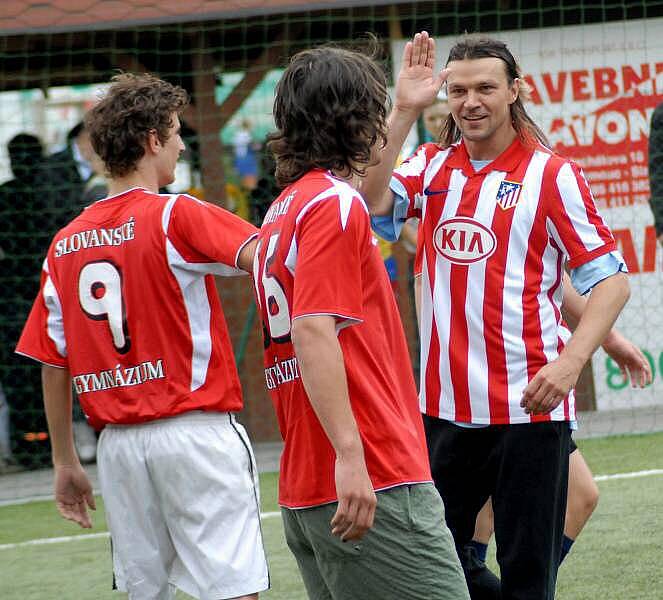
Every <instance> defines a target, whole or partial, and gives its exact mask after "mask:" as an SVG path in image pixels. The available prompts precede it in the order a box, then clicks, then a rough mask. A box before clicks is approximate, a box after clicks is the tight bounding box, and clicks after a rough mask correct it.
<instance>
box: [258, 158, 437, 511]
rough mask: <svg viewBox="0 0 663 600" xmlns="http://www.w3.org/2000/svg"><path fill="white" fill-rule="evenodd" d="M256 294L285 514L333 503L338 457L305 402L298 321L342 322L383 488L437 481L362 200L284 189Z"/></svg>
mask: <svg viewBox="0 0 663 600" xmlns="http://www.w3.org/2000/svg"><path fill="white" fill-rule="evenodd" d="M254 283H255V288H256V299H257V303H258V307H259V312H260V314H261V316H262V321H263V329H264V332H265V379H266V382H267V388H268V389H269V393H270V395H271V398H272V401H273V403H274V406H275V409H276V414H277V417H278V421H279V427H280V429H281V434H282V435H283V439H284V440H285V447H284V450H283V456H282V458H281V470H280V480H279V502H280V504H282V505H283V506H288V507H291V508H301V507H305V506H314V505H319V504H324V503H326V502H332V501H333V500H335V499H336V485H335V480H334V462H335V454H334V448H333V447H332V445H331V443H330V442H329V439H328V438H327V435H326V434H325V432H324V430H323V428H322V425H321V424H320V421H319V420H318V418H317V416H316V414H315V412H314V411H313V408H312V406H311V403H310V401H309V399H308V396H307V394H306V390H305V389H304V385H303V383H302V380H301V377H300V373H299V367H298V361H297V357H296V355H295V349H294V346H293V344H292V341H291V338H290V330H291V323H292V320H293V319H296V318H299V317H305V316H307V315H309V316H310V315H332V316H334V317H335V318H336V328H337V332H338V341H339V344H340V346H341V350H342V352H343V359H344V363H345V371H346V376H347V384H348V392H349V396H350V404H351V407H352V412H353V414H354V416H355V420H356V422H357V427H358V429H359V433H360V435H361V439H362V442H363V445H364V456H365V460H366V466H367V468H368V473H369V475H370V477H371V481H372V483H373V486H374V487H375V489H384V488H388V487H392V486H396V485H401V484H405V483H417V482H422V481H430V480H431V475H430V468H429V466H428V454H427V451H426V441H425V437H424V431H423V424H422V420H421V414H420V412H419V406H418V404H417V392H416V388H415V384H414V377H413V375H412V371H411V368H410V357H409V353H408V349H407V343H406V341H405V335H404V333H403V326H402V324H401V321H400V317H399V313H398V308H397V306H396V301H395V298H394V294H393V292H392V290H391V286H390V283H389V277H388V275H387V272H386V269H385V267H384V263H383V261H382V258H381V256H380V251H379V249H378V246H377V240H376V239H375V237H374V236H373V235H372V232H371V226H370V220H369V216H368V211H367V209H366V206H365V204H364V202H363V200H362V199H361V197H360V196H359V194H358V193H357V191H356V190H354V189H353V188H352V187H351V186H350V185H348V184H347V183H345V182H344V181H341V180H339V179H337V178H335V177H333V176H332V175H330V174H329V173H327V172H325V171H321V170H313V171H311V172H309V173H308V174H306V175H305V176H304V177H302V178H301V179H299V180H298V181H296V182H295V183H293V184H292V185H290V186H288V187H287V188H286V189H285V190H284V191H283V193H282V194H281V195H280V196H279V197H278V198H277V199H276V200H275V201H274V203H273V204H272V206H271V207H270V209H269V211H268V212H267V214H266V215H265V220H264V222H263V225H262V227H261V228H260V235H259V238H258V248H257V250H256V254H255V261H254ZM319 368H320V369H325V368H326V365H325V364H323V363H321V364H320V365H319Z"/></svg>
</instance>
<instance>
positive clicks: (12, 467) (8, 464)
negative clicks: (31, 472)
mask: <svg viewBox="0 0 663 600" xmlns="http://www.w3.org/2000/svg"><path fill="white" fill-rule="evenodd" d="M24 470H25V469H24V468H23V467H22V466H21V465H19V464H18V462H17V461H16V459H15V458H14V457H13V456H5V457H0V475H11V474H12V473H20V472H21V471H24Z"/></svg>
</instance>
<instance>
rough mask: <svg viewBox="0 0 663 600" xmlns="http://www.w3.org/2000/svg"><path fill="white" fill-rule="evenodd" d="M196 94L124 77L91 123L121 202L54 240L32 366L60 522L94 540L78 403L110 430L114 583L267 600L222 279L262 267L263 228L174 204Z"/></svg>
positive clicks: (103, 460) (107, 497)
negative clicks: (75, 418) (184, 125)
mask: <svg viewBox="0 0 663 600" xmlns="http://www.w3.org/2000/svg"><path fill="white" fill-rule="evenodd" d="M187 103H188V97H187V94H186V92H185V91H184V90H183V89H182V88H180V87H177V86H173V85H171V84H169V83H167V82H165V81H162V80H160V79H158V78H156V77H154V76H152V75H148V74H141V75H131V74H128V73H125V74H122V75H118V76H116V77H114V78H113V80H112V83H111V86H110V88H109V90H108V93H107V95H106V96H105V97H104V98H103V99H102V100H101V101H100V102H99V104H97V105H96V106H95V107H94V108H93V109H92V110H91V111H90V112H89V113H88V115H87V119H86V128H87V129H88V130H89V133H90V137H91V140H92V144H93V146H94V150H95V152H97V154H98V155H99V156H100V158H101V159H102V160H103V162H104V166H105V168H106V171H107V172H108V175H109V190H108V191H109V196H108V197H107V198H105V199H103V200H100V201H98V202H95V203H94V204H92V205H91V206H89V207H88V208H86V209H85V211H83V213H82V214H81V215H80V216H78V217H76V218H75V219H74V220H73V221H72V222H71V223H69V225H67V226H65V227H64V228H63V229H61V230H60V231H59V232H58V233H57V234H56V235H55V238H54V239H53V242H52V243H51V246H50V248H49V250H48V254H47V258H46V260H45V261H44V266H43V270H42V285H41V290H40V293H39V295H38V296H37V299H36V300H35V303H34V305H33V308H32V312H31V313H30V316H29V318H28V321H27V323H26V326H25V329H24V331H23V335H22V336H21V339H20V341H19V344H18V348H17V352H19V353H21V354H24V355H26V356H29V357H31V358H34V359H35V360H37V361H39V362H41V363H42V380H43V389H44V404H45V407H46V417H47V420H48V426H49V431H50V439H51V442H52V451H53V465H54V470H55V501H56V504H57V507H58V510H59V511H60V514H61V515H62V516H63V517H64V518H66V519H70V520H72V521H75V522H76V523H78V524H80V525H81V526H82V527H90V526H91V522H90V516H89V514H88V510H87V509H88V507H90V508H94V497H93V495H92V488H91V486H90V482H89V480H88V478H87V476H86V474H85V472H84V470H83V469H82V467H81V464H80V462H79V457H78V456H77V455H76V451H75V449H74V445H73V440H72V424H71V388H72V382H73V387H74V388H75V389H76V392H77V393H78V396H79V399H80V403H81V406H82V407H83V410H84V411H85V413H86V415H87V418H88V420H89V422H90V424H91V425H93V426H94V427H95V428H96V429H102V432H101V436H100V438H99V448H98V460H97V463H98V467H99V481H100V484H101V492H102V495H103V498H104V505H105V510H106V520H107V522H108V528H109V530H110V534H111V540H112V542H113V543H112V548H113V573H114V584H115V585H116V586H117V588H119V589H120V590H123V591H127V592H128V593H129V597H130V598H132V599H140V600H148V599H149V600H157V599H159V600H161V599H164V598H172V597H173V596H174V588H175V587H179V588H180V589H182V590H184V591H185V592H187V593H188V594H190V595H192V596H194V597H196V598H204V599H211V598H214V599H217V598H240V597H241V598H245V599H247V600H248V599H249V598H250V599H253V600H255V599H256V598H257V597H258V592H259V591H262V590H264V589H266V588H267V587H268V586H269V578H268V574H267V564H266V561H265V553H264V550H263V544H262V534H261V531H260V507H259V506H258V491H257V473H256V466H255V461H254V458H253V454H252V452H251V447H250V444H249V441H248V439H247V437H246V432H245V431H244V429H243V428H242V426H241V425H240V424H239V423H237V421H236V420H235V416H234V414H235V413H236V412H237V411H239V410H240V409H241V408H242V395H241V388H240V384H239V378H238V376H237V370H236V368H235V362H234V359H233V353H232V345H231V343H230V339H229V335H228V331H227V328H226V324H225V320H224V317H223V312H222V309H221V304H220V301H219V297H218V294H217V292H216V288H215V285H214V279H213V277H212V275H213V274H216V275H231V274H234V273H238V272H239V269H241V270H244V271H247V270H249V269H250V267H251V265H252V261H253V255H254V251H255V243H256V242H255V239H254V238H255V236H256V229H255V228H254V227H253V226H252V225H250V224H249V223H246V222H245V221H243V220H241V219H240V218H238V217H236V216H235V215H232V214H231V213H229V212H227V211H225V210H223V209H221V208H219V207H217V206H214V205H212V204H208V203H205V202H200V201H199V200H196V199H195V198H193V197H191V196H186V195H184V194H182V195H176V194H173V195H169V194H159V193H158V190H159V188H160V187H162V186H165V185H168V184H169V183H172V181H173V180H174V177H175V165H176V163H177V159H178V157H179V156H180V154H181V152H182V151H183V150H184V144H183V142H182V139H181V137H180V122H179V114H180V113H181V111H182V110H184V108H185V107H186V105H187Z"/></svg>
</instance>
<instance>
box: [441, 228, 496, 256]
mask: <svg viewBox="0 0 663 600" xmlns="http://www.w3.org/2000/svg"><path fill="white" fill-rule="evenodd" d="M433 243H434V244H435V249H436V250H437V251H438V252H439V253H440V254H441V255H442V256H443V257H444V258H446V259H447V260H448V261H449V262H452V263H454V264H456V265H469V264H470V263H475V262H479V261H482V260H486V259H487V258H488V257H489V256H490V255H491V254H492V253H493V252H495V248H497V238H496V237H495V234H494V233H493V232H492V231H491V230H490V229H488V227H486V226H485V225H483V224H481V223H479V221H475V220H474V219H470V218H469V217H454V218H453V219H447V220H446V221H442V223H440V224H439V225H438V226H437V228H436V229H435V233H434V234H433Z"/></svg>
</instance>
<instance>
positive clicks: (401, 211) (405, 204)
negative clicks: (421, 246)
mask: <svg viewBox="0 0 663 600" xmlns="http://www.w3.org/2000/svg"><path fill="white" fill-rule="evenodd" d="M389 189H391V191H392V192H393V194H394V207H393V209H392V212H391V214H390V215H378V216H373V217H371V227H372V229H373V231H374V232H375V233H377V234H378V235H379V236H380V237H381V238H382V239H383V240H386V241H388V242H395V241H397V240H398V238H399V237H400V235H401V230H402V229H403V225H404V224H405V221H406V217H407V213H408V210H409V208H410V200H409V198H408V197H407V192H406V191H405V187H404V186H403V184H402V183H401V182H400V181H398V179H396V178H395V177H392V178H391V183H390V184H389Z"/></svg>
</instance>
